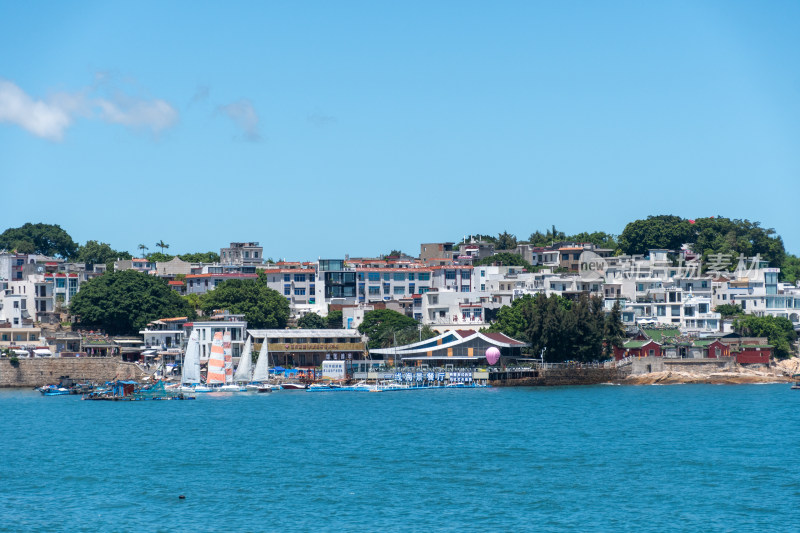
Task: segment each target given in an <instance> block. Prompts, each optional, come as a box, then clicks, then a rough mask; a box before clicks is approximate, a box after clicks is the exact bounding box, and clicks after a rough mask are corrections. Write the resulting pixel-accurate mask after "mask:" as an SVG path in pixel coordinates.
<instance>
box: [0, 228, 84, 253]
mask: <svg viewBox="0 0 800 533" xmlns="http://www.w3.org/2000/svg"><path fill="white" fill-rule="evenodd" d="M0 249H6V250H17V251H18V252H19V253H27V254H42V255H50V256H54V255H56V256H59V257H62V258H64V259H71V258H72V257H74V256H75V253H76V252H77V251H78V245H77V244H76V243H75V241H73V240H72V237H70V236H69V234H68V233H67V232H66V231H64V230H63V229H61V226H58V225H55V224H43V223H41V222H40V223H38V224H32V223H30V222H27V223H25V224H23V225H22V226H20V227H18V228H9V229H7V230H5V231H4V232H3V233H2V234H0Z"/></svg>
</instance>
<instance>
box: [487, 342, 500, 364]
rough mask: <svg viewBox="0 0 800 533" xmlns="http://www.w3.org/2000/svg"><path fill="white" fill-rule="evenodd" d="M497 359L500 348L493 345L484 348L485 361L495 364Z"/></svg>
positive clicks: (498, 358)
mask: <svg viewBox="0 0 800 533" xmlns="http://www.w3.org/2000/svg"><path fill="white" fill-rule="evenodd" d="M499 360H500V350H498V349H497V348H495V347H494V346H492V347H491V348H487V349H486V361H487V362H488V363H489V364H490V365H493V364H495V363H496V362H497V361H499Z"/></svg>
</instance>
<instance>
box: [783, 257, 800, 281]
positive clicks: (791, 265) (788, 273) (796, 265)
mask: <svg viewBox="0 0 800 533" xmlns="http://www.w3.org/2000/svg"><path fill="white" fill-rule="evenodd" d="M798 279H800V258H798V257H796V256H794V255H791V254H787V255H786V257H785V258H784V260H783V265H782V266H781V281H784V282H785V283H797V280H798Z"/></svg>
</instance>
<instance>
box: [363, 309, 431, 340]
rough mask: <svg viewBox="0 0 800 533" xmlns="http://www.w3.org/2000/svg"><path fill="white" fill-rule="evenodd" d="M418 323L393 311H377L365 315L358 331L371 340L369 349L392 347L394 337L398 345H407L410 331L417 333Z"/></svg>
mask: <svg viewBox="0 0 800 533" xmlns="http://www.w3.org/2000/svg"><path fill="white" fill-rule="evenodd" d="M417 326H418V322H417V321H416V320H414V319H413V318H411V317H408V316H406V315H404V314H402V313H398V312H397V311H392V310H391V309H376V310H374V311H367V312H366V313H364V321H363V322H361V324H360V325H359V326H358V331H359V332H360V333H361V334H362V335H366V336H367V337H368V338H369V342H368V344H367V347H368V348H380V347H381V346H391V345H392V344H393V337H394V338H397V337H398V334H401V333H402V335H400V338H397V343H398V345H400V344H407V342H403V341H407V340H408V335H409V332H410V330H413V331H414V333H417V332H418V330H417Z"/></svg>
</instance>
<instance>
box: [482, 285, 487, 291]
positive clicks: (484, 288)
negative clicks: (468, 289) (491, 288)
mask: <svg viewBox="0 0 800 533" xmlns="http://www.w3.org/2000/svg"><path fill="white" fill-rule="evenodd" d="M481 290H482V291H485V290H486V284H484V283H481Z"/></svg>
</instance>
